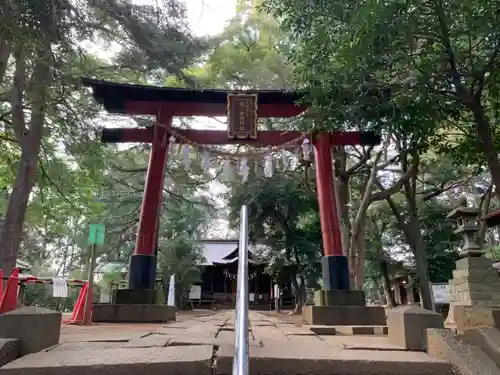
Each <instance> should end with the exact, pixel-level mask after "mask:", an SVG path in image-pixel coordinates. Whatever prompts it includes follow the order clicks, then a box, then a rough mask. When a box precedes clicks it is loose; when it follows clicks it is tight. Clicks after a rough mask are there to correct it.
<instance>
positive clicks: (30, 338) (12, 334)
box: [0, 306, 61, 355]
mask: <svg viewBox="0 0 500 375" xmlns="http://www.w3.org/2000/svg"><path fill="white" fill-rule="evenodd" d="M60 334H61V313H60V312H58V311H53V310H48V309H44V308H41V307H34V306H30V307H23V308H20V309H17V310H13V311H9V312H7V313H5V314H1V315H0V337H2V338H11V339H18V340H19V341H21V352H20V354H21V355H25V354H28V353H36V352H39V351H41V350H43V349H46V348H48V347H51V346H53V345H57V344H59V335H60Z"/></svg>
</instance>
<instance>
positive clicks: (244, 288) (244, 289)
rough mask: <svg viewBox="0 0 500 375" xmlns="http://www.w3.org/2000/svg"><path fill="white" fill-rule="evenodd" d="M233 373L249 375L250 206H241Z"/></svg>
mask: <svg viewBox="0 0 500 375" xmlns="http://www.w3.org/2000/svg"><path fill="white" fill-rule="evenodd" d="M235 320H236V321H235V323H236V324H235V339H234V360H233V375H248V208H247V206H242V207H241V212H240V244H239V253H238V281H237V289H236V319H235Z"/></svg>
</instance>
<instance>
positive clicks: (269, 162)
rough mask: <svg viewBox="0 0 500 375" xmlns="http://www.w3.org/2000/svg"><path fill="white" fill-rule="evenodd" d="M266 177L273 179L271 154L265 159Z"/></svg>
mask: <svg viewBox="0 0 500 375" xmlns="http://www.w3.org/2000/svg"><path fill="white" fill-rule="evenodd" d="M264 177H268V178H269V177H273V156H272V155H270V154H267V155H266V156H265V157H264Z"/></svg>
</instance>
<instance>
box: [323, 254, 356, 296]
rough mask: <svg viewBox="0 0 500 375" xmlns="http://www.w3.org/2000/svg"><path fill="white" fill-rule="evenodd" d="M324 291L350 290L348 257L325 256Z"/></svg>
mask: <svg viewBox="0 0 500 375" xmlns="http://www.w3.org/2000/svg"><path fill="white" fill-rule="evenodd" d="M321 275H322V277H323V290H326V291H331V290H349V265H348V263H347V257H346V256H330V255H327V256H324V257H323V258H321Z"/></svg>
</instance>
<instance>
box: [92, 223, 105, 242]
mask: <svg viewBox="0 0 500 375" xmlns="http://www.w3.org/2000/svg"><path fill="white" fill-rule="evenodd" d="M105 233H106V227H105V226H104V224H90V227H89V239H88V244H89V245H104V235H105Z"/></svg>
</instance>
